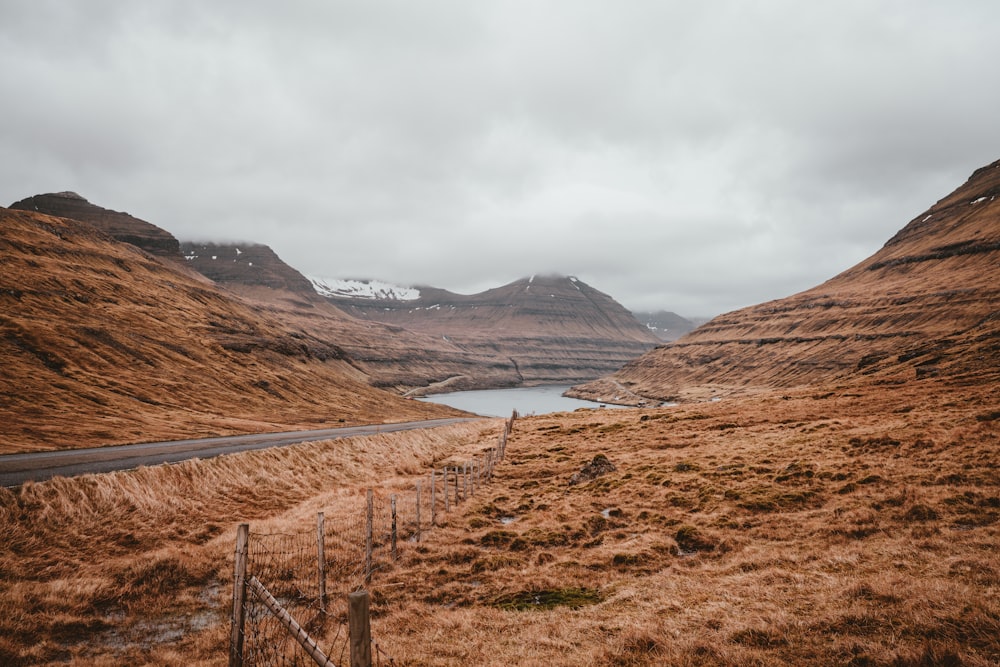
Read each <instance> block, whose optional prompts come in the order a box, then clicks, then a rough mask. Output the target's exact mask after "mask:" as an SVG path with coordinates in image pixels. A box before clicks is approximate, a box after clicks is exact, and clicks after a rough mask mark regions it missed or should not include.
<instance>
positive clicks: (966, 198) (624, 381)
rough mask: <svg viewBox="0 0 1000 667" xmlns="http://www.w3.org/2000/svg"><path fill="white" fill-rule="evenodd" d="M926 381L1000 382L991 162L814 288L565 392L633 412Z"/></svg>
mask: <svg viewBox="0 0 1000 667" xmlns="http://www.w3.org/2000/svg"><path fill="white" fill-rule="evenodd" d="M935 377H937V378H946V379H948V380H949V381H952V382H960V383H983V382H992V383H994V384H996V383H1000V161H997V162H994V163H993V164H991V165H988V166H986V167H983V168H982V169H978V170H976V172H975V173H973V174H972V176H971V177H970V178H969V180H968V181H967V182H966V183H965V184H963V185H962V186H961V187H959V188H958V189H956V190H955V191H954V192H952V193H951V194H950V195H948V196H947V197H945V198H944V199H942V200H940V201H939V202H937V203H936V204H934V206H932V207H931V208H930V209H928V210H927V211H924V212H923V213H921V214H920V215H918V216H917V217H916V218H914V219H913V220H912V221H910V223H909V224H907V225H906V226H905V227H903V229H902V230H900V231H899V232H898V233H897V234H896V235H895V236H893V237H892V238H891V239H890V240H889V241H888V242H887V243H886V244H885V246H884V247H883V248H882V249H881V250H879V251H878V252H877V253H875V254H874V255H872V256H871V257H869V258H868V259H866V260H864V261H863V262H861V263H860V264H858V265H857V266H854V267H852V268H850V269H848V270H846V271H844V272H843V273H841V274H840V275H838V276H835V277H834V278H831V279H830V280H828V281H827V282H825V283H823V284H822V285H819V286H817V287H814V288H813V289H810V290H807V291H805V292H802V293H800V294H796V295H794V296H790V297H788V298H786V299H780V300H776V301H770V302H767V303H762V304H759V305H756V306H751V307H749V308H743V309H741V310H737V311H734V312H731V313H727V314H725V315H721V316H719V317H716V318H715V319H713V320H711V321H710V322H708V323H707V324H705V325H704V326H701V327H699V328H698V329H696V330H695V331H693V332H691V333H689V334H688V335H686V336H684V337H683V338H681V339H680V340H678V341H677V342H675V343H673V344H672V345H667V346H663V347H659V348H657V349H655V350H653V351H651V352H649V353H647V354H645V355H643V356H642V357H639V358H637V359H635V360H633V361H631V362H630V363H628V364H627V365H626V366H625V367H623V368H622V369H621V370H620V371H618V372H616V373H614V374H612V375H611V376H609V377H607V378H603V379H601V380H598V381H595V382H592V383H588V384H585V385H582V386H579V387H575V388H574V389H573V392H572V393H573V395H576V396H579V397H585V398H591V399H595V400H605V401H618V402H627V403H639V402H650V401H653V402H656V401H677V400H703V399H706V398H710V397H722V396H726V395H732V394H739V393H753V392H757V391H762V390H767V389H773V388H776V387H777V388H782V387H795V386H803V385H811V384H815V383H818V382H821V381H822V382H826V383H838V382H839V383H841V384H849V383H851V382H855V381H859V380H860V381H869V382H878V383H882V384H884V385H885V386H886V387H892V386H895V385H898V384H901V383H907V382H913V381H920V380H923V379H927V378H935ZM942 400H945V399H944V398H942Z"/></svg>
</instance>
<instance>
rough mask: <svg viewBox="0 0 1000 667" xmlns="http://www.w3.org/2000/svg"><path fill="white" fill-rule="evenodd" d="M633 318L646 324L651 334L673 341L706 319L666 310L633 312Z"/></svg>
mask: <svg viewBox="0 0 1000 667" xmlns="http://www.w3.org/2000/svg"><path fill="white" fill-rule="evenodd" d="M634 315H635V318H636V319H637V320H639V321H640V322H642V323H643V324H645V325H646V328H647V329H649V330H650V331H652V332H653V335H654V336H656V337H657V338H659V339H660V340H663V341H675V340H677V339H678V338H680V337H681V336H683V335H684V334H686V333H689V332H691V331H694V330H695V329H697V328H698V326H700V325H702V324H704V323H705V322H707V321H708V320H705V319H688V318H686V317H681V316H680V315H678V314H677V313H672V312H670V311H668V310H658V311H656V312H652V313H648V312H639V313H634Z"/></svg>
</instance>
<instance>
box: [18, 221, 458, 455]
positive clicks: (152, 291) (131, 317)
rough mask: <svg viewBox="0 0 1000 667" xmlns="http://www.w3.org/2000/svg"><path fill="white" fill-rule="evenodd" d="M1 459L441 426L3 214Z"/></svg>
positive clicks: (271, 333)
mask: <svg viewBox="0 0 1000 667" xmlns="http://www.w3.org/2000/svg"><path fill="white" fill-rule="evenodd" d="M0 263H2V265H3V271H0V452H10V451H18V450H22V451H23V450H30V449H53V448H71V447H81V446H94V445H102V444H112V443H127V442H137V441H148V440H158V439H169V438H182V437H192V436H198V435H208V434H224V433H240V432H258V431H273V430H288V429H291V428H318V427H320V426H321V425H323V424H340V423H345V422H346V423H349V422H355V423H357V422H378V421H382V420H384V419H391V420H401V419H406V418H417V417H421V416H426V415H437V416H441V415H442V414H443V412H442V410H440V409H438V408H439V407H440V406H429V405H427V404H424V403H421V402H418V401H407V400H404V399H401V398H399V397H397V396H394V395H392V394H389V393H387V392H383V391H379V390H377V389H374V388H372V387H370V386H368V385H367V383H366V382H365V379H366V378H364V377H358V376H359V374H358V372H357V370H356V369H355V368H353V367H352V366H351V365H350V364H348V363H347V361H346V360H345V356H346V355H345V353H344V350H343V349H342V348H340V347H338V346H337V345H335V344H333V343H331V342H330V339H329V338H321V337H317V336H314V335H311V334H310V333H308V332H306V331H303V330H302V329H300V328H296V327H294V326H290V325H289V324H288V323H286V322H283V321H281V320H279V319H277V318H274V317H272V316H270V315H269V314H267V313H265V312H262V311H260V310H257V309H254V308H252V307H250V306H249V305H247V304H246V303H244V302H243V301H240V300H239V299H236V298H234V297H233V296H232V295H228V294H224V293H223V292H221V291H220V290H219V289H217V288H216V287H215V286H213V285H211V284H210V283H208V282H207V281H205V280H204V279H203V278H201V277H198V276H196V275H195V274H193V272H192V273H189V272H186V271H184V270H183V267H178V266H177V264H176V262H175V261H173V260H171V261H161V260H160V259H158V258H156V257H153V256H151V255H150V254H147V253H144V252H141V251H140V250H138V249H137V248H135V247H134V246H132V245H130V244H126V243H120V242H118V241H115V240H114V239H112V238H111V237H110V236H108V235H107V234H105V233H103V232H101V231H100V230H98V229H96V228H95V227H93V226H92V225H90V224H87V223H82V222H79V221H75V220H71V219H67V218H57V217H52V216H48V215H43V214H40V213H37V212H34V211H23V210H10V209H4V208H0Z"/></svg>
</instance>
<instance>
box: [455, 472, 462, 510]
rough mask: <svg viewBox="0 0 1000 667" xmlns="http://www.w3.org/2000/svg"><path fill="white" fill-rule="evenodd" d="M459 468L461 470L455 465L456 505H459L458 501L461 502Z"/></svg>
mask: <svg viewBox="0 0 1000 667" xmlns="http://www.w3.org/2000/svg"><path fill="white" fill-rule="evenodd" d="M459 470H460V468H459V467H458V466H455V507H458V503H460V502H461V501H460V500H459V498H458V471H459Z"/></svg>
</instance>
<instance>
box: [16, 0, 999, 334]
mask: <svg viewBox="0 0 1000 667" xmlns="http://www.w3.org/2000/svg"><path fill="white" fill-rule="evenodd" d="M998 26H1000V3H997V2H996V1H995V0H981V1H974V0H968V1H961V2H955V1H954V0H948V1H945V0H942V1H940V2H920V1H913V0H900V1H891V0H844V1H840V2H818V1H803V0H785V1H779V0H771V1H768V0H763V1H760V2H747V1H744V0H732V1H724V0H708V1H702V2H681V1H666V0H649V1H645V0H630V1H628V2H620V1H612V0H607V1H596V0H591V1H587V0H552V1H544V0H524V1H502V2H501V1H499V0H495V1H489V0H487V1H478V0H477V1H468V0H454V1H452V2H441V1H429V0H420V1H414V0H399V1H396V2H384V1H373V0H351V1H339V2H338V1H332V0H317V1H316V2H301V1H299V2H296V1H291V2H289V1H287V0H286V1H284V2H280V3H278V2H270V1H263V0H241V1H238V2H237V1H235V0H234V1H218V0H211V1H207V0H196V1H184V0H147V1H143V2H129V1H124V0H121V1H116V0H87V1H86V2H83V1H71V0H61V1H57V0H23V1H18V0H0V90H3V91H4V93H3V100H2V103H0V155H2V156H3V159H2V161H0V203H2V204H4V205H6V204H10V203H12V202H14V201H16V200H19V199H22V198H24V197H27V196H30V195H33V194H38V193H42V192H56V191H62V190H72V191H75V192H78V193H80V194H81V195H83V196H84V197H87V198H88V199H89V200H90V201H91V202H93V203H95V204H98V205H100V206H105V207H107V208H112V209H116V210H125V211H128V212H130V213H132V214H133V215H136V216H138V217H141V218H143V219H145V220H148V221H150V222H153V223H154V224H157V225H159V226H161V227H163V228H165V229H167V230H169V231H170V232H172V233H173V234H174V235H175V236H177V237H179V238H181V239H182V240H234V241H256V242H260V243H265V244H267V245H270V246H271V247H272V248H274V250H275V251H276V252H277V253H278V254H279V255H280V256H281V257H282V258H283V259H284V260H285V261H287V262H288V263H289V264H291V265H292V266H294V267H295V268H297V269H299V270H300V271H301V272H303V273H305V274H307V275H313V276H324V277H330V278H337V277H340V278H347V277H354V278H379V279H382V280H387V281H393V282H398V283H401V284H407V285H410V284H430V285H434V286H437V287H444V288H447V289H451V290H453V291H457V292H462V293H471V292H476V291H479V290H482V289H485V288H488V287H494V286H498V285H501V284H504V283H507V282H510V281H512V280H515V279H517V278H520V277H524V276H527V275H530V274H533V273H562V274H569V275H575V276H578V277H579V278H580V279H582V280H584V281H585V282H587V283H589V284H591V285H592V286H594V287H596V288H597V289H600V290H602V291H604V292H607V293H608V294H610V295H611V296H613V297H615V298H616V299H618V300H619V301H620V302H622V303H623V304H624V305H626V306H627V307H629V308H632V309H634V310H654V309H667V310H673V311H675V312H678V313H681V314H683V315H688V316H699V315H714V314H718V313H721V312H724V311H727V310H731V309H733V308H737V307H741V306H746V305H750V304H753V303H758V302H761V301H765V300H768V299H774V298H780V297H783V296H787V295H789V294H792V293H795V292H798V291H801V290H803V289H807V288H809V287H812V286H814V285H816V284H818V283H820V282H822V281H824V280H826V279H827V278H829V277H831V276H833V275H835V274H836V273H839V272H840V271H842V270H844V269H846V268H848V267H849V266H851V265H853V264H855V263H856V262H858V261H860V260H861V259H863V258H865V257H867V256H869V255H871V254H872V253H873V252H875V251H876V250H877V249H878V248H880V247H881V246H882V244H883V243H884V242H885V241H886V240H888V239H889V237H891V236H892V235H893V234H894V233H895V232H896V231H897V230H898V229H899V228H901V227H902V226H903V225H904V224H906V223H907V222H908V221H909V220H910V219H912V218H914V217H915V216H917V215H918V214H919V213H920V212H921V211H923V210H925V209H926V208H928V207H929V206H930V205H931V204H933V203H934V202H935V201H936V200H937V199H939V198H940V197H943V196H944V195H945V194H947V193H948V192H950V191H951V190H952V189H954V188H955V187H957V186H958V185H960V184H961V183H962V182H963V181H964V180H965V179H966V178H967V177H968V176H969V175H970V174H971V173H972V171H973V170H975V169H976V168H978V167H980V166H983V165H985V164H988V163H989V162H992V161H993V160H995V159H997V158H1000V123H998V122H997V118H998V113H1000V74H998V72H1000V69H998V67H997V64H998V63H1000V39H997V28H998Z"/></svg>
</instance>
